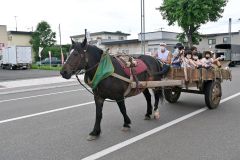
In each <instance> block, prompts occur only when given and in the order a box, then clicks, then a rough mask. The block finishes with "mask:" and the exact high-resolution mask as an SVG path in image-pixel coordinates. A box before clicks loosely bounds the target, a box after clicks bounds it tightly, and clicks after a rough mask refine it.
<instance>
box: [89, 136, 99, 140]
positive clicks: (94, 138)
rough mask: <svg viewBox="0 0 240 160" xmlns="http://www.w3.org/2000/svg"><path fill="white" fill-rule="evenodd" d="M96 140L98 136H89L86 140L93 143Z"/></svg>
mask: <svg viewBox="0 0 240 160" xmlns="http://www.w3.org/2000/svg"><path fill="white" fill-rule="evenodd" d="M97 138H98V136H92V135H89V136H88V137H87V140H88V141H94V140H96V139H97Z"/></svg>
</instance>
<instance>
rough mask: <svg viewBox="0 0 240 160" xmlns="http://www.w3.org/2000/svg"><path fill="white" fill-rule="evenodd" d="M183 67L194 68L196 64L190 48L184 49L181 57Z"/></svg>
mask: <svg viewBox="0 0 240 160" xmlns="http://www.w3.org/2000/svg"><path fill="white" fill-rule="evenodd" d="M183 67H186V68H196V67H198V65H197V64H196V63H195V62H194V61H193V55H192V51H191V50H186V51H185V53H184V58H183Z"/></svg>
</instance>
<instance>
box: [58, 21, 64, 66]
mask: <svg viewBox="0 0 240 160" xmlns="http://www.w3.org/2000/svg"><path fill="white" fill-rule="evenodd" d="M59 39H60V52H61V61H62V65H63V63H64V56H63V52H62V35H61V25H60V24H59Z"/></svg>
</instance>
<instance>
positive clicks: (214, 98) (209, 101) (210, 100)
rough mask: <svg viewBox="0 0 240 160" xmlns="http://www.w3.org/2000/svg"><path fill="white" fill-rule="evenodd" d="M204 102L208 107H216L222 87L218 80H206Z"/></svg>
mask: <svg viewBox="0 0 240 160" xmlns="http://www.w3.org/2000/svg"><path fill="white" fill-rule="evenodd" d="M204 91H205V93H204V94H205V103H206V105H207V106H208V108H209V109H215V108H217V107H218V105H219V103H220V100H221V97H222V87H221V83H220V82H219V81H209V82H206V84H205V87H204Z"/></svg>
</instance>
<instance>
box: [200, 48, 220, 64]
mask: <svg viewBox="0 0 240 160" xmlns="http://www.w3.org/2000/svg"><path fill="white" fill-rule="evenodd" d="M201 62H202V66H203V67H205V68H213V67H215V66H217V67H219V68H220V67H221V63H220V62H219V58H216V59H214V58H213V52H211V51H205V52H204V58H202V60H201Z"/></svg>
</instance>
